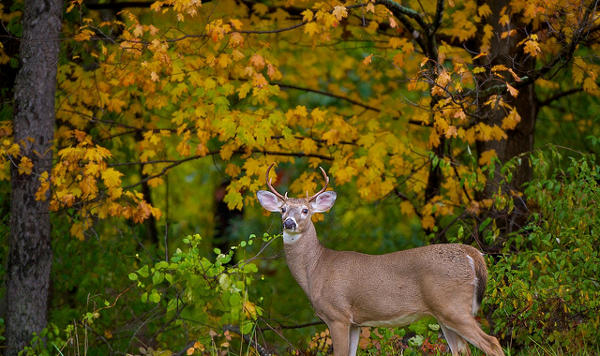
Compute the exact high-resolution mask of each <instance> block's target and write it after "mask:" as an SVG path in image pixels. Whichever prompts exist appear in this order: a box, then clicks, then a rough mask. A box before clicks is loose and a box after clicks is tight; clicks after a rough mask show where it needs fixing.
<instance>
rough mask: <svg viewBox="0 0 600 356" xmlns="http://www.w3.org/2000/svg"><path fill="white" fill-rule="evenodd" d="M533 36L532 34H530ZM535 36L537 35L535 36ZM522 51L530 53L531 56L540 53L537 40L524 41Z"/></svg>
mask: <svg viewBox="0 0 600 356" xmlns="http://www.w3.org/2000/svg"><path fill="white" fill-rule="evenodd" d="M532 37H533V36H532ZM536 37H537V36H536ZM523 52H525V53H527V54H529V55H531V56H532V57H537V56H538V55H540V54H541V53H542V49H541V48H540V45H539V44H538V42H537V41H535V40H533V39H529V40H527V41H525V46H524V47H523Z"/></svg>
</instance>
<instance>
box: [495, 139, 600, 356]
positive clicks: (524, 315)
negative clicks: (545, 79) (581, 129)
mask: <svg viewBox="0 0 600 356" xmlns="http://www.w3.org/2000/svg"><path fill="white" fill-rule="evenodd" d="M531 160H532V165H533V167H535V169H536V176H537V178H536V179H534V180H532V181H531V182H529V183H528V184H527V186H526V189H525V197H526V199H527V200H526V202H527V204H528V206H529V209H531V210H533V211H534V213H533V215H532V219H531V220H530V222H529V224H528V225H527V226H526V227H525V228H524V229H523V230H522V232H521V233H519V234H514V235H512V236H511V237H510V238H509V239H508V241H507V242H506V244H505V245H504V248H503V251H502V254H501V255H499V256H497V258H496V262H495V264H494V265H493V267H492V268H490V277H489V289H488V291H490V294H489V297H488V298H487V299H486V300H487V302H486V303H487V308H489V309H488V310H493V311H492V312H491V319H492V321H493V323H494V324H495V325H494V330H495V332H496V333H497V334H499V335H500V336H501V337H502V338H504V342H505V343H507V344H509V345H512V346H513V347H518V348H521V347H541V348H544V347H546V348H548V349H560V350H563V351H564V352H565V353H567V354H575V353H577V352H580V351H581V350H585V349H586V347H587V346H589V345H595V344H596V343H597V341H598V340H599V339H600V331H599V330H600V329H599V328H600V279H599V278H598V276H599V275H600V253H599V249H600V237H599V233H600V211H599V210H598V205H597V204H598V201H600V184H599V182H600V168H599V167H598V165H597V164H596V161H595V158H594V157H592V156H582V157H579V158H573V157H569V158H568V159H566V160H565V159H563V158H562V155H561V154H560V153H559V152H558V151H557V150H556V149H551V150H550V151H549V152H542V151H540V152H538V153H537V154H536V155H535V156H532V157H531ZM565 161H566V162H567V166H566V167H565V168H561V164H564V163H565ZM489 260H490V262H491V260H492V259H491V258H490V259H489Z"/></svg>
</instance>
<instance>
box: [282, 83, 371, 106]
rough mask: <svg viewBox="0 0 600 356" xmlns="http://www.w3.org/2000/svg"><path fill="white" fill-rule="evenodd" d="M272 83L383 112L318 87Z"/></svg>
mask: <svg viewBox="0 0 600 356" xmlns="http://www.w3.org/2000/svg"><path fill="white" fill-rule="evenodd" d="M271 84H273V85H278V86H279V87H280V88H286V89H296V90H303V91H307V92H311V93H316V94H321V95H325V96H328V97H331V98H336V99H340V100H344V101H347V102H349V103H351V104H354V105H356V106H360V107H362V108H365V109H367V110H372V111H375V112H381V110H380V109H378V108H376V107H373V106H370V105H367V104H363V103H361V102H359V101H356V100H354V99H350V98H348V97H345V96H342V95H337V94H333V93H329V92H326V91H322V90H318V89H311V88H303V87H299V86H296V85H291V84H284V83H278V82H271Z"/></svg>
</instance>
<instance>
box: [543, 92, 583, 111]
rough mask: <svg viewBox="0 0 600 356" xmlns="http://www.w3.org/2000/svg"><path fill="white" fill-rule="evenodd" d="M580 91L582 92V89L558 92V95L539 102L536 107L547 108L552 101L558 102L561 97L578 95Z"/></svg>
mask: <svg viewBox="0 0 600 356" xmlns="http://www.w3.org/2000/svg"><path fill="white" fill-rule="evenodd" d="M582 90H583V88H573V89H569V90H565V91H563V92H560V93H556V94H554V95H552V96H551V97H549V98H547V99H546V100H543V101H540V102H539V103H538V106H539V107H542V106H548V105H550V104H551V103H552V102H553V101H556V100H558V99H560V98H562V97H565V96H568V95H571V94H575V93H579V92H581V91H582Z"/></svg>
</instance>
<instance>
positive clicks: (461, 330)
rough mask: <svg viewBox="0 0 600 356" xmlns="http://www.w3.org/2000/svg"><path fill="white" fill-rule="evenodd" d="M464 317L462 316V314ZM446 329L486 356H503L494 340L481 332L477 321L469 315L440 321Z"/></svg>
mask: <svg viewBox="0 0 600 356" xmlns="http://www.w3.org/2000/svg"><path fill="white" fill-rule="evenodd" d="M463 315H464V314H463ZM441 322H442V324H444V326H445V327H446V328H449V329H451V331H453V332H455V333H456V334H458V335H460V336H461V337H462V338H464V339H466V340H467V341H469V342H470V343H471V344H473V345H474V346H475V347H477V348H479V349H481V351H483V352H485V354H486V355H491V356H504V351H503V350H502V347H501V346H500V343H499V342H498V339H496V338H495V337H493V336H490V335H488V334H486V333H485V332H483V330H481V328H480V327H479V324H478V323H477V320H475V318H474V317H473V316H471V315H470V314H468V315H466V316H463V317H462V318H456V319H444V318H442V319H441Z"/></svg>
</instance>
